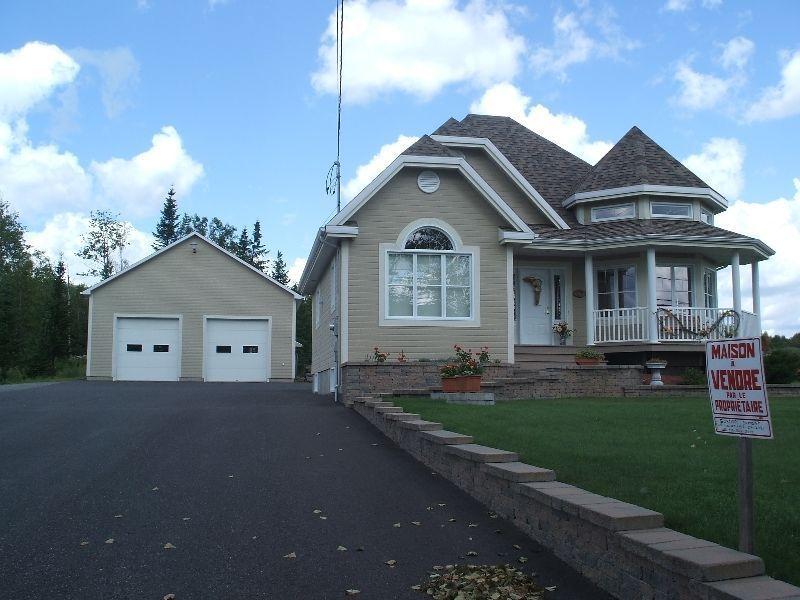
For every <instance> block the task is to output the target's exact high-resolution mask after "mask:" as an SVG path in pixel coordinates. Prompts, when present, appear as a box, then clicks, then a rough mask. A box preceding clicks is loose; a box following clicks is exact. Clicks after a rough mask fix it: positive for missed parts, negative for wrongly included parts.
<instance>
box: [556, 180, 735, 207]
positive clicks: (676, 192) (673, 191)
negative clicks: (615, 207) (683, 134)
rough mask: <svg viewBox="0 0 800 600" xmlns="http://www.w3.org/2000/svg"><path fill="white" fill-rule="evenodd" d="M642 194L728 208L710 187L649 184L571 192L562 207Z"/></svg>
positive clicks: (724, 201) (726, 202)
mask: <svg viewBox="0 0 800 600" xmlns="http://www.w3.org/2000/svg"><path fill="white" fill-rule="evenodd" d="M643 194H648V195H652V196H667V197H673V196H675V197H677V196H680V197H684V198H702V199H705V200H710V201H711V202H712V203H713V204H714V205H715V206H716V207H717V208H719V209H720V210H726V209H727V208H728V201H727V200H726V199H725V197H724V196H723V195H722V194H720V193H718V192H717V191H715V190H714V189H712V188H710V187H683V186H674V185H651V184H641V185H629V186H624V187H617V188H609V189H605V190H594V191H591V192H579V193H576V194H572V195H571V196H570V197H569V198H567V199H566V200H564V208H571V207H573V206H575V205H577V204H585V203H587V202H597V201H599V200H614V199H617V198H625V197H628V196H640V195H643Z"/></svg>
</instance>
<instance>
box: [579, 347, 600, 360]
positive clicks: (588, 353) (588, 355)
mask: <svg viewBox="0 0 800 600" xmlns="http://www.w3.org/2000/svg"><path fill="white" fill-rule="evenodd" d="M605 357H606V355H605V354H603V353H602V352H598V351H597V350H592V349H591V348H583V349H581V350H578V351H577V352H576V353H575V358H585V359H597V360H603V359H604V358H605Z"/></svg>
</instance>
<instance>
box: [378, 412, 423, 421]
mask: <svg viewBox="0 0 800 600" xmlns="http://www.w3.org/2000/svg"><path fill="white" fill-rule="evenodd" d="M383 416H384V418H385V419H388V420H389V421H419V415H417V414H414V413H406V412H394V413H386V414H384V415H383Z"/></svg>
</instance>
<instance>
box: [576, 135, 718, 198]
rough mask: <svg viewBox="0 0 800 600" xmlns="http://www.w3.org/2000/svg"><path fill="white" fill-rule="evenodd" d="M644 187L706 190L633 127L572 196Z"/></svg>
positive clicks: (705, 184) (585, 177) (682, 167)
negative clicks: (697, 188)
mask: <svg viewBox="0 0 800 600" xmlns="http://www.w3.org/2000/svg"><path fill="white" fill-rule="evenodd" d="M645 184H649V185H670V186H676V187H709V186H708V184H707V183H705V182H704V181H703V180H702V179H700V178H699V177H698V176H697V175H695V174H694V173H692V172H691V171H690V170H689V169H687V168H686V167H685V166H684V165H683V164H681V162H680V161H679V160H678V159H676V158H675V157H674V156H672V155H671V154H670V153H669V152H667V151H666V150H664V149H663V148H662V147H661V146H659V145H658V144H656V143H655V142H654V141H653V140H652V139H650V138H649V137H648V136H647V135H645V133H644V132H643V131H642V130H641V129H639V128H638V127H636V126H634V127H631V129H630V131H628V133H626V134H625V135H624V136H623V137H622V139H621V140H620V141H618V142H617V143H616V144H615V145H614V147H613V148H611V150H609V151H608V152H607V153H606V155H605V156H604V157H603V158H601V159H600V161H599V162H598V163H597V164H596V165H595V166H594V167H593V168H592V170H591V171H590V172H589V173H587V174H586V175H585V176H584V177H583V178H582V179H581V181H580V182H579V183H578V184H577V186H576V187H575V189H574V190H573V193H576V194H577V193H580V192H594V191H598V190H608V189H613V188H620V187H627V186H631V185H645Z"/></svg>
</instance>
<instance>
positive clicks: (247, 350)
mask: <svg viewBox="0 0 800 600" xmlns="http://www.w3.org/2000/svg"><path fill="white" fill-rule="evenodd" d="M242 353H243V354H258V346H242Z"/></svg>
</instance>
